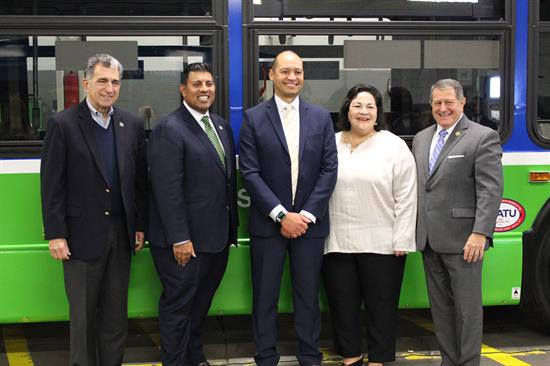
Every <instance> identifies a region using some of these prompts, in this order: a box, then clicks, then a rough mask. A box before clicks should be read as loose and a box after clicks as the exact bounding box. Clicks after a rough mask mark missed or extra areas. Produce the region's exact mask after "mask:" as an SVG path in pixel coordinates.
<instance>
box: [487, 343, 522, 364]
mask: <svg viewBox="0 0 550 366" xmlns="http://www.w3.org/2000/svg"><path fill="white" fill-rule="evenodd" d="M481 355H482V356H485V357H487V358H489V359H491V360H493V361H495V362H498V363H500V364H502V365H506V366H530V365H531V364H529V363H527V362H523V361H521V360H518V359H517V358H514V356H512V355H511V354H508V353H505V352H502V351H499V350H498V349H496V348H493V347H490V346H488V345H486V344H483V345H481Z"/></svg>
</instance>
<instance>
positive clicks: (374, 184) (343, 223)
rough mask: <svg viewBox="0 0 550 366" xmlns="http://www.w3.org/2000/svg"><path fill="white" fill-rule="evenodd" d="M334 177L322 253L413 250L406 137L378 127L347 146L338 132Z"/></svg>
mask: <svg viewBox="0 0 550 366" xmlns="http://www.w3.org/2000/svg"><path fill="white" fill-rule="evenodd" d="M336 146H337V149H338V179H337V180H336V187H335V189H334V193H333V194H332V197H331V199H330V202H329V214H330V234H329V236H328V237H327V239H326V241H325V254H326V253H331V252H340V253H377V254H393V253H394V251H405V252H414V251H415V250H416V240H415V226H416V166H415V162H414V158H413V155H412V153H411V151H410V150H409V148H408V146H407V144H406V143H405V141H403V140H402V139H401V138H400V137H398V136H396V135H394V134H392V133H391V132H389V131H384V130H383V131H379V132H377V133H376V134H374V135H373V136H372V137H370V138H369V139H367V140H365V141H364V142H363V143H361V144H360V145H359V146H357V147H356V148H355V150H353V152H352V151H351V146H350V145H349V144H346V143H344V142H343V141H342V132H339V133H337V134H336Z"/></svg>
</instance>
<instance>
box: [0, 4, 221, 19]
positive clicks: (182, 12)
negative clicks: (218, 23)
mask: <svg viewBox="0 0 550 366" xmlns="http://www.w3.org/2000/svg"><path fill="white" fill-rule="evenodd" d="M212 2H213V1H212V0H195V1H172V0H156V1H148V0H146V1H144V0H137V1H136V0H134V1H118V2H117V1H111V0H93V1H89V0H80V1H50V0H38V1H37V0H18V1H2V3H1V4H0V15H56V16H58V15H61V16H71V15H88V16H90V15H97V16H103V15H123V16H151V15H164V16H211V15H212Z"/></svg>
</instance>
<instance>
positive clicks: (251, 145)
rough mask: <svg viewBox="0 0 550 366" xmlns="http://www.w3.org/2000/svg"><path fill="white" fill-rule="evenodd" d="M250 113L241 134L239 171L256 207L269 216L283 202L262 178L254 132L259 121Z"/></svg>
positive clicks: (247, 113) (245, 116)
mask: <svg viewBox="0 0 550 366" xmlns="http://www.w3.org/2000/svg"><path fill="white" fill-rule="evenodd" d="M249 113H250V112H249V111H246V112H245V113H244V120H243V124H242V127H241V132H240V153H239V169H240V171H241V174H242V176H243V180H244V183H245V187H246V190H247V191H248V192H249V194H250V196H251V197H252V199H253V200H254V205H255V206H256V207H257V208H258V209H259V211H260V212H261V213H263V214H265V215H268V214H269V213H270V212H271V210H272V209H273V208H274V207H275V206H277V205H279V204H281V200H280V199H279V198H278V197H277V196H276V195H275V193H273V191H272V190H271V189H270V188H269V186H268V185H267V184H266V182H265V181H264V179H263V177H262V167H261V162H260V156H259V151H258V146H257V143H258V141H257V140H256V132H255V131H254V129H255V125H254V123H256V122H257V121H254V120H253V119H252V118H251V116H250V115H249ZM273 138H275V136H273Z"/></svg>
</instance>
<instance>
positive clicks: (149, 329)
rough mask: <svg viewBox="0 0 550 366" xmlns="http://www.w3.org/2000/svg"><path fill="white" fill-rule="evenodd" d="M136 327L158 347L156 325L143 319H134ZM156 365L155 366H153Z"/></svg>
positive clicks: (158, 337)
mask: <svg viewBox="0 0 550 366" xmlns="http://www.w3.org/2000/svg"><path fill="white" fill-rule="evenodd" d="M136 323H137V325H138V326H139V327H140V328H141V329H142V330H143V331H144V332H145V333H147V335H148V336H149V338H151V340H152V341H153V342H155V344H156V345H157V347H160V334H159V332H158V327H157V323H155V322H152V321H150V320H147V321H146V320H145V319H136ZM147 365H149V364H147ZM153 365H156V364H153Z"/></svg>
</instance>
